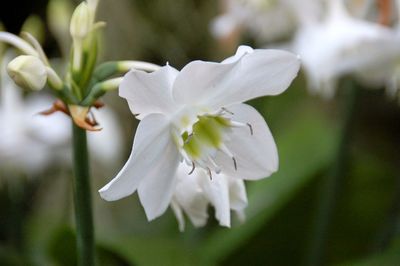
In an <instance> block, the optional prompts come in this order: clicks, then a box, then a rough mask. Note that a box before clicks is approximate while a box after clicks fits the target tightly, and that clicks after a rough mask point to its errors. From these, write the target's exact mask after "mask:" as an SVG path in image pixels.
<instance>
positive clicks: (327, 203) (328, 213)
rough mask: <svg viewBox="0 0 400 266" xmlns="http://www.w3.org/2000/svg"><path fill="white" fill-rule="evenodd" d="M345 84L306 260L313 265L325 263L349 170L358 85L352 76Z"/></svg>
mask: <svg viewBox="0 0 400 266" xmlns="http://www.w3.org/2000/svg"><path fill="white" fill-rule="evenodd" d="M344 85H345V86H344V87H345V88H344V89H345V93H344V95H343V96H344V97H345V103H344V104H343V107H342V108H343V114H342V115H343V120H342V121H343V124H342V127H341V131H340V135H339V140H338V146H337V150H336V154H335V161H334V163H333V165H332V168H331V172H330V173H329V174H328V175H327V176H326V177H325V178H324V180H322V183H321V187H320V188H319V195H318V199H317V209H316V214H315V219H314V227H313V229H312V231H311V239H310V245H309V246H308V250H307V254H306V261H305V262H306V263H305V264H306V265H309V266H315V265H321V264H322V258H323V256H324V254H325V249H326V242H327V238H328V233H329V228H330V225H331V221H332V217H333V213H334V209H335V207H336V201H337V195H338V193H339V191H340V188H341V186H342V180H343V177H344V176H345V174H346V168H347V162H348V157H349V150H350V149H349V148H350V139H351V135H352V134H351V133H352V125H353V118H354V113H355V109H356V100H357V95H358V88H357V85H356V84H355V83H354V82H352V81H350V80H346V82H345V84H344Z"/></svg>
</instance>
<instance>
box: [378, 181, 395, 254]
mask: <svg viewBox="0 0 400 266" xmlns="http://www.w3.org/2000/svg"><path fill="white" fill-rule="evenodd" d="M395 182H396V183H395V187H394V192H395V194H394V199H393V203H392V206H391V208H390V211H389V213H388V216H387V218H386V220H385V224H384V227H383V230H382V231H381V232H380V234H379V238H378V241H377V244H376V245H375V247H374V251H377V252H381V251H383V250H385V249H386V248H388V247H389V246H390V245H391V244H392V242H393V241H394V240H395V239H396V238H397V237H399V236H400V176H399V175H397V176H396V181H395Z"/></svg>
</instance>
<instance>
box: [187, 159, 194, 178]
mask: <svg viewBox="0 0 400 266" xmlns="http://www.w3.org/2000/svg"><path fill="white" fill-rule="evenodd" d="M194 169H196V165H195V164H194V162H193V161H192V170H190V172H189V173H188V175H191V174H193V172H194Z"/></svg>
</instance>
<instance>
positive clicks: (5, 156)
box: [0, 54, 122, 176]
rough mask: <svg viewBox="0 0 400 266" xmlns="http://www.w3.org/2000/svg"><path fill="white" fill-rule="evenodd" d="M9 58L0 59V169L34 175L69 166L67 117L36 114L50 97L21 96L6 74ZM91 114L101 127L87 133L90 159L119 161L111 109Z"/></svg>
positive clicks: (117, 135)
mask: <svg viewBox="0 0 400 266" xmlns="http://www.w3.org/2000/svg"><path fill="white" fill-rule="evenodd" d="M10 58H12V56H10V55H8V54H7V55H6V56H5V58H4V59H3V66H2V68H1V75H0V79H1V84H0V169H2V170H3V171H5V170H7V171H10V172H18V173H24V174H30V175H33V176H34V175H36V174H39V173H41V172H42V171H43V170H45V169H47V168H48V167H50V166H54V165H55V164H57V165H59V166H63V167H70V166H71V159H70V157H71V151H70V145H69V144H70V141H71V120H70V118H69V117H67V116H66V115H64V114H62V113H59V112H57V113H53V114H52V115H49V116H43V115H39V114H38V113H40V112H42V111H44V110H46V109H48V107H49V105H51V103H52V102H53V101H54V98H52V97H50V96H48V95H46V94H43V93H35V94H30V95H28V96H27V97H23V92H22V90H21V88H19V87H17V86H16V85H15V84H14V82H13V81H12V80H11V79H10V78H9V77H8V75H7V73H6V69H5V65H6V63H7V62H8V61H9V60H10ZM93 113H94V115H95V116H96V118H97V120H98V121H99V122H100V123H101V126H102V127H103V130H102V131H99V132H94V133H89V135H88V142H89V149H90V150H91V153H92V154H93V156H92V157H93V159H94V160H96V161H98V162H99V164H100V165H101V166H104V167H106V168H107V167H109V166H113V165H115V163H116V162H118V161H119V160H120V154H121V150H122V136H121V134H122V130H121V128H120V126H119V123H118V121H117V117H116V116H115V114H114V113H113V112H112V110H111V109H109V108H103V109H101V110H93Z"/></svg>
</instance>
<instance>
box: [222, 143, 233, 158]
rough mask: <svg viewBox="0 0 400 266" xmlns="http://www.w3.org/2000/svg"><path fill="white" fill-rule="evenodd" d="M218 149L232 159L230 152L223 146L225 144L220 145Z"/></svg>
mask: <svg viewBox="0 0 400 266" xmlns="http://www.w3.org/2000/svg"><path fill="white" fill-rule="evenodd" d="M219 149H220V150H221V151H222V152H223V153H225V154H226V155H228V156H229V157H231V158H233V154H232V153H231V151H230V150H229V149H228V147H226V146H225V144H222V145H221V146H220V147H219Z"/></svg>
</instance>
